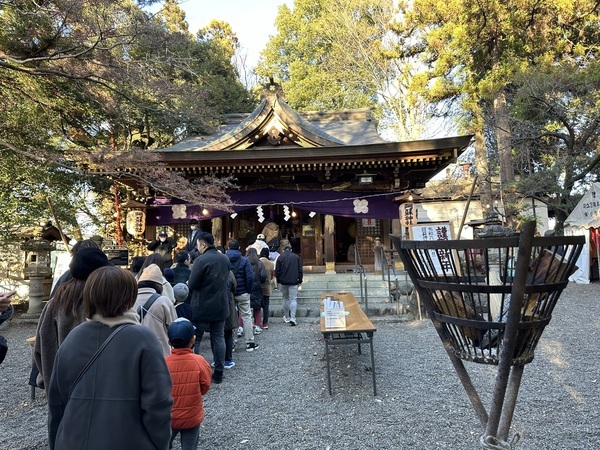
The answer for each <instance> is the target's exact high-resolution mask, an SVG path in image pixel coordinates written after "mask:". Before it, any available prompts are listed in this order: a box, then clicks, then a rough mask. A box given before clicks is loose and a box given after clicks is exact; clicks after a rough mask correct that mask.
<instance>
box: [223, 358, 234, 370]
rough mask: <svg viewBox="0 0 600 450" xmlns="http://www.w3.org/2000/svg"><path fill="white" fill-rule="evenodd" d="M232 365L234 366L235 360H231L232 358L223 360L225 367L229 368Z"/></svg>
mask: <svg viewBox="0 0 600 450" xmlns="http://www.w3.org/2000/svg"><path fill="white" fill-rule="evenodd" d="M233 366H235V362H234V361H233V359H232V360H231V361H225V364H224V365H223V367H225V369H231V368H232V367H233Z"/></svg>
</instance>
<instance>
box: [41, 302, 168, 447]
mask: <svg viewBox="0 0 600 450" xmlns="http://www.w3.org/2000/svg"><path fill="white" fill-rule="evenodd" d="M129 314H130V315H131V316H132V317H133V318H134V319H132V320H131V321H130V323H133V322H135V321H136V319H137V315H136V314H135V311H133V310H129ZM113 320H114V319H113ZM113 330H114V328H112V327H111V326H109V325H107V324H105V323H101V322H99V321H96V320H90V321H88V322H84V323H82V324H81V325H79V326H78V327H76V328H75V329H74V330H73V331H71V333H69V335H68V336H67V338H66V339H65V340H64V342H63V343H62V345H61V346H60V348H59V349H58V353H57V356H56V362H55V365H54V370H53V372H52V377H51V379H50V385H49V387H48V408H49V411H48V437H49V444H50V449H51V450H53V449H75V448H76V449H82V450H83V449H85V450H105V449H113V450H117V449H130V448H143V449H160V450H166V449H168V448H169V439H170V436H171V405H172V403H173V400H172V398H171V376H170V374H169V370H168V368H167V365H166V363H165V359H164V357H163V354H162V351H161V348H160V345H159V343H158V341H157V339H156V337H155V336H154V334H153V333H152V332H151V331H150V330H148V329H147V328H145V327H143V326H141V325H139V324H135V325H129V326H127V327H126V328H125V329H123V330H121V331H120V332H119V334H117V335H116V336H115V337H114V339H113V340H112V341H110V343H109V344H108V345H107V346H106V347H105V348H104V350H103V351H102V352H101V353H100V355H99V356H98V358H97V359H96V361H95V362H94V363H93V364H92V366H91V367H90V368H89V369H88V370H87V371H86V372H85V374H84V375H83V377H82V378H81V379H80V380H79V382H78V383H77V384H76V385H75V387H74V388H73V391H72V392H71V393H70V389H71V387H72V386H73V383H74V381H75V379H76V378H77V376H78V375H79V373H80V372H81V369H82V368H83V367H84V366H85V365H86V364H87V363H88V361H89V360H90V358H91V357H92V355H93V354H94V353H95V352H96V350H98V348H99V347H100V346H101V345H102V343H103V342H104V341H105V340H106V338H108V336H109V335H110V334H111V332H112V331H113Z"/></svg>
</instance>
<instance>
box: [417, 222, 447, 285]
mask: <svg viewBox="0 0 600 450" xmlns="http://www.w3.org/2000/svg"><path fill="white" fill-rule="evenodd" d="M410 235H411V236H410V239H412V240H414V241H448V240H451V239H452V226H451V224H450V222H439V223H420V224H418V225H413V226H412V227H411V229H410ZM429 253H430V254H431V261H432V262H433V263H434V267H435V270H436V272H437V273H438V274H440V275H441V274H449V275H450V274H452V273H453V272H452V268H451V264H452V258H453V256H452V252H451V251H450V250H444V251H443V252H442V251H441V250H429Z"/></svg>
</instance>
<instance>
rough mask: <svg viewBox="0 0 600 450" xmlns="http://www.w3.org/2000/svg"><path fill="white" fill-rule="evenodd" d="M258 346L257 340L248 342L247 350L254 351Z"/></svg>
mask: <svg viewBox="0 0 600 450" xmlns="http://www.w3.org/2000/svg"><path fill="white" fill-rule="evenodd" d="M257 348H258V344H257V343H256V342H249V343H247V344H246V351H247V352H253V351H254V350H255V349H257Z"/></svg>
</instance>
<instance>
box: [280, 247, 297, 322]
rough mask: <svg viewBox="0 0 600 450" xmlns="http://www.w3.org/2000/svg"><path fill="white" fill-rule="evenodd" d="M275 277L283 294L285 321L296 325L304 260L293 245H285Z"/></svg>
mask: <svg viewBox="0 0 600 450" xmlns="http://www.w3.org/2000/svg"><path fill="white" fill-rule="evenodd" d="M275 278H276V279H277V284H278V285H279V289H281V295H282V296H283V321H284V322H285V323H289V324H290V325H291V326H293V327H295V326H296V308H297V306H298V302H297V299H298V286H299V285H301V284H302V260H301V259H300V257H299V256H298V255H296V254H295V253H294V252H292V246H291V245H289V244H287V245H285V246H284V247H283V254H281V255H280V256H279V258H277V261H276V263H275Z"/></svg>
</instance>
